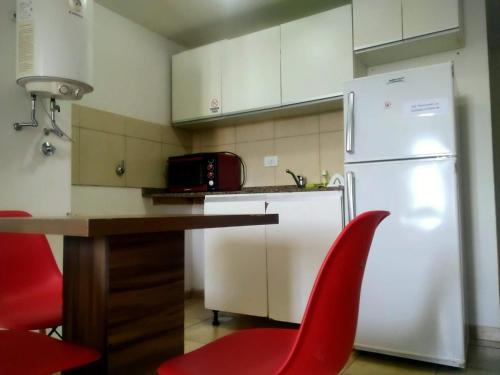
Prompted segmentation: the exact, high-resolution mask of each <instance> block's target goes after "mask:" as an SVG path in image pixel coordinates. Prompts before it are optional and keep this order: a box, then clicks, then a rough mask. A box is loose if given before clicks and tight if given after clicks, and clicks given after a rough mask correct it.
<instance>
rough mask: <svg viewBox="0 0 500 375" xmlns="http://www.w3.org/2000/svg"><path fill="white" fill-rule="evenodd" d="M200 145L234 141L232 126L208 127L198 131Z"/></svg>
mask: <svg viewBox="0 0 500 375" xmlns="http://www.w3.org/2000/svg"><path fill="white" fill-rule="evenodd" d="M200 136H201V146H202V147H204V146H216V145H227V144H230V143H235V142H236V130H235V128H234V126H226V127H219V128H217V127H216V128H209V129H205V130H201V131H200Z"/></svg>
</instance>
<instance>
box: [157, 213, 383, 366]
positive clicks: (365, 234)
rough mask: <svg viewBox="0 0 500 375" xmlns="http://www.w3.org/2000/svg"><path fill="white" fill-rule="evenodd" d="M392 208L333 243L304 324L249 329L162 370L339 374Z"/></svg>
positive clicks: (354, 224) (357, 222)
mask: <svg viewBox="0 0 500 375" xmlns="http://www.w3.org/2000/svg"><path fill="white" fill-rule="evenodd" d="M388 215H389V212H387V211H371V212H366V213H363V214H361V215H359V216H357V217H356V218H355V219H354V220H352V221H351V222H350V223H349V224H348V225H347V226H346V227H345V229H344V230H343V231H342V233H341V234H340V235H339V236H338V238H337V240H336V241H335V242H334V243H333V245H332V247H331V248H330V250H329V252H328V254H327V256H326V258H325V260H324V262H323V265H322V266H321V269H320V271H319V273H318V276H317V278H316V281H315V284H314V287H313V289H312V292H311V296H310V298H309V302H308V304H307V308H306V311H305V313H304V318H303V319H302V324H301V326H300V328H299V329H275V328H267V329H249V330H243V331H240V332H236V333H233V334H231V335H228V336H225V337H222V338H220V339H218V340H216V341H214V342H212V343H210V344H208V345H205V346H203V347H201V348H199V349H197V350H195V351H193V352H191V353H188V354H185V355H183V356H180V357H175V358H173V359H171V360H168V361H166V362H164V363H163V364H162V365H161V366H160V368H159V369H158V374H160V375H187V374H203V375H211V374H213V375H215V374H217V375H223V374H238V375H244V374H252V375H254V374H259V375H265V374H287V375H290V374H297V375H304V374H315V375H319V374H337V373H339V372H340V370H342V368H343V367H344V365H345V364H346V362H347V360H348V358H349V355H350V353H351V351H352V346H353V344H354V335H355V333H356V325H357V320H358V308H359V295H360V291H361V281H362V278H363V273H364V268H365V263H366V259H367V257H368V252H369V250H370V245H371V242H372V238H373V235H374V233H375V229H376V228H377V226H378V224H379V223H380V222H381V221H382V220H383V219H384V218H385V217H386V216H388Z"/></svg>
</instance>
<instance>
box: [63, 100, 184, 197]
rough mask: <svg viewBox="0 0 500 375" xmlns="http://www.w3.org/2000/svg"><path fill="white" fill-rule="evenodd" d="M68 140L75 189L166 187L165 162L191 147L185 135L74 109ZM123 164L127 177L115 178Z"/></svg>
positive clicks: (103, 114) (165, 128)
mask: <svg viewBox="0 0 500 375" xmlns="http://www.w3.org/2000/svg"><path fill="white" fill-rule="evenodd" d="M72 138H73V140H74V143H73V147H72V184H73V185H94V186H127V187H165V176H164V172H165V163H166V160H167V158H168V157H169V156H172V155H181V154H184V153H188V152H191V145H192V135H191V133H190V132H189V131H186V130H182V129H176V128H172V127H171V126H165V125H159V124H153V123H149V122H146V121H141V120H137V119H134V118H130V117H125V116H121V115H117V114H114V113H110V112H105V111H100V110H97V109H93V108H89V107H83V106H79V105H75V104H74V105H73V107H72ZM122 160H123V161H125V169H126V172H125V174H124V175H123V176H122V177H119V176H118V175H117V174H116V173H115V169H116V167H117V165H118V164H119V163H120V162H121V161H122Z"/></svg>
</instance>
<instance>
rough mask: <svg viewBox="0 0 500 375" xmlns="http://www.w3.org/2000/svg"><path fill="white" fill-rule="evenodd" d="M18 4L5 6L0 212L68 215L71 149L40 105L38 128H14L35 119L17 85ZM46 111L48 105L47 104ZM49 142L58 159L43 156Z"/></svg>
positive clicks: (56, 243)
mask: <svg viewBox="0 0 500 375" xmlns="http://www.w3.org/2000/svg"><path fill="white" fill-rule="evenodd" d="M15 8H16V1H15V0H2V1H0V209H22V210H26V211H29V212H31V213H32V214H33V215H51V216H53V215H66V213H67V212H69V211H70V186H71V159H70V158H71V145H70V143H69V142H67V141H64V140H61V139H59V138H58V137H56V136H55V135H50V136H48V137H46V136H44V135H43V132H42V129H43V128H44V127H47V126H49V122H48V116H47V114H46V113H45V112H44V110H43V109H42V108H41V106H39V110H38V116H37V117H38V121H39V122H40V126H39V127H38V128H37V129H32V128H29V129H24V130H22V131H21V132H16V131H14V129H13V128H12V124H13V123H14V122H17V121H29V120H30V118H31V117H30V116H31V114H30V109H31V104H30V98H29V95H28V94H27V93H26V91H25V90H24V89H23V88H21V87H19V86H18V85H17V84H16V70H15V61H16V24H15V22H14V21H13V20H12V13H13V11H14V10H15ZM43 104H44V105H45V108H46V109H48V102H47V101H46V100H45V101H44V103H43ZM60 104H61V114H60V116H58V117H57V121H58V123H59V125H60V126H61V128H63V130H65V131H67V132H69V131H70V128H71V125H70V118H71V114H70V113H69V112H68V109H69V105H68V103H60ZM45 140H49V141H51V142H53V143H54V145H55V146H56V147H57V151H56V154H55V155H54V156H52V157H44V156H43V155H42V154H41V151H40V146H41V144H42V142H44V141H45ZM49 240H50V242H51V245H52V249H53V251H54V253H55V255H56V259H57V261H58V263H59V265H60V264H61V259H62V238H61V237H60V236H50V237H49Z"/></svg>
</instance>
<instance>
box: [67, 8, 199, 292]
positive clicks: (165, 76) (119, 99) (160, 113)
mask: <svg viewBox="0 0 500 375" xmlns="http://www.w3.org/2000/svg"><path fill="white" fill-rule="evenodd" d="M94 22H95V24H94V42H93V43H94V82H93V84H94V92H93V93H91V94H89V95H87V96H85V97H84V98H83V99H82V101H81V104H82V105H84V106H87V107H92V108H97V109H101V110H104V111H109V112H114V113H118V114H120V115H124V116H130V117H134V118H138V119H141V120H145V121H150V122H155V123H159V124H165V125H166V126H168V124H169V123H170V102H171V100H170V57H171V56H172V54H175V53H177V52H179V51H181V50H182V49H183V48H182V47H180V46H178V45H176V44H175V43H173V42H170V41H169V40H167V39H165V38H164V37H162V36H160V35H159V34H156V33H153V32H151V31H149V30H147V29H145V28H144V27H142V26H139V25H138V24H136V23H133V22H131V21H129V20H128V19H126V18H124V17H122V16H120V15H118V14H116V13H114V12H112V11H110V10H108V9H107V8H105V7H102V6H100V5H99V4H95V18H94ZM71 213H72V214H76V215H142V214H154V213H156V214H161V213H172V214H175V213H183V214H186V213H191V206H190V205H183V206H180V205H175V206H156V207H154V206H153V205H152V202H151V199H145V198H142V196H141V190H140V189H133V188H109V187H93V186H73V187H72V188H71ZM185 261H186V280H185V281H186V283H185V287H186V289H187V290H189V289H191V264H192V261H191V234H190V233H189V232H188V233H187V235H186V259H185Z"/></svg>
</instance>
